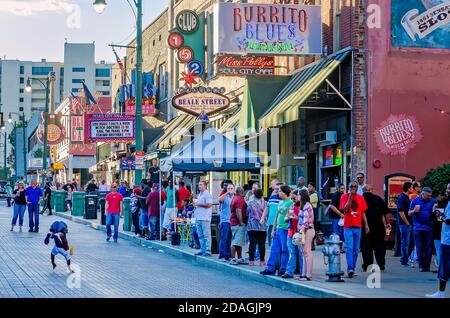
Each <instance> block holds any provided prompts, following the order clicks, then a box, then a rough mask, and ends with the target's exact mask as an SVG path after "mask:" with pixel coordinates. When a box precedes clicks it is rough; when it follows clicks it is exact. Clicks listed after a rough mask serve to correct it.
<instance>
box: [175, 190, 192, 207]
mask: <svg viewBox="0 0 450 318" xmlns="http://www.w3.org/2000/svg"><path fill="white" fill-rule="evenodd" d="M190 197H191V192H190V191H189V190H188V189H186V188H185V187H180V188H179V189H178V203H177V205H178V211H181V210H183V200H184V199H189V198H190Z"/></svg>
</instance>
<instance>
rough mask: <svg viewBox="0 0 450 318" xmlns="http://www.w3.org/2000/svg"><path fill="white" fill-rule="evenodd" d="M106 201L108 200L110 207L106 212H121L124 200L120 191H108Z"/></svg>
mask: <svg viewBox="0 0 450 318" xmlns="http://www.w3.org/2000/svg"><path fill="white" fill-rule="evenodd" d="M105 200H106V202H108V208H107V209H106V212H108V213H109V214H119V213H120V203H121V202H122V200H123V197H122V195H121V194H120V193H119V192H116V193H112V192H111V193H108V195H106V197H105Z"/></svg>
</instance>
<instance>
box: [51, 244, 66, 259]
mask: <svg viewBox="0 0 450 318" xmlns="http://www.w3.org/2000/svg"><path fill="white" fill-rule="evenodd" d="M58 254H60V255H62V256H64V258H65V259H66V261H69V260H70V254H69V251H66V250H65V249H63V248H62V247H57V246H53V249H52V255H53V256H56V255H58Z"/></svg>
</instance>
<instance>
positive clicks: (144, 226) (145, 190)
mask: <svg viewBox="0 0 450 318" xmlns="http://www.w3.org/2000/svg"><path fill="white" fill-rule="evenodd" d="M141 188H142V193H141V195H136V197H138V199H139V203H140V206H141V216H140V218H139V223H140V226H141V236H142V237H146V238H150V232H149V230H148V221H149V219H148V206H147V203H146V202H145V199H146V198H147V195H148V194H149V193H150V192H151V190H152V189H151V188H150V185H149V184H148V181H147V179H142V181H141Z"/></svg>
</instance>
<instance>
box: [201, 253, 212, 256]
mask: <svg viewBox="0 0 450 318" xmlns="http://www.w3.org/2000/svg"><path fill="white" fill-rule="evenodd" d="M203 256H205V257H211V256H212V254H211V253H206V254H205V255H203Z"/></svg>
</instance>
